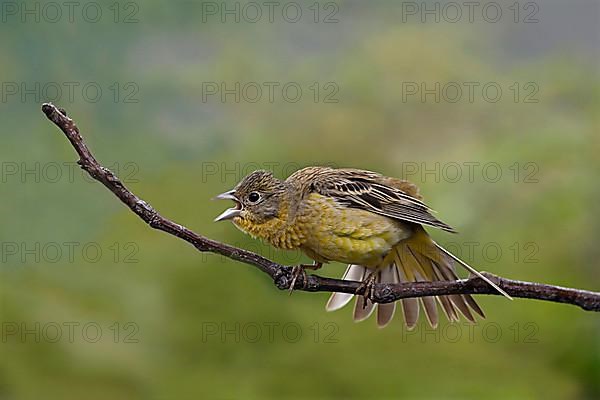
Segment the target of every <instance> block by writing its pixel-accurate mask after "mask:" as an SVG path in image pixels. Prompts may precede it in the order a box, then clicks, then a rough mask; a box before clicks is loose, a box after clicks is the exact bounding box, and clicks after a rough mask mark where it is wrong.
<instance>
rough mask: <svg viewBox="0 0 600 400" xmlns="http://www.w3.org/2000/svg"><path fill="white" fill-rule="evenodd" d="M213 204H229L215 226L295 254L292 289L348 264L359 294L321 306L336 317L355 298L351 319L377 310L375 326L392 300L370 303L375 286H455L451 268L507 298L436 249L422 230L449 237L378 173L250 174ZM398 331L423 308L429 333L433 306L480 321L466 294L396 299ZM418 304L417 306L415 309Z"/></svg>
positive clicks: (412, 188)
mask: <svg viewBox="0 0 600 400" xmlns="http://www.w3.org/2000/svg"><path fill="white" fill-rule="evenodd" d="M215 198H216V199H222V200H232V201H233V202H234V204H235V206H234V207H232V208H229V209H227V210H225V211H224V212H223V213H222V214H220V215H219V216H218V217H216V218H215V221H224V220H231V221H232V222H233V224H234V225H235V226H236V227H237V228H238V229H240V230H241V231H243V232H244V233H246V234H249V235H250V236H252V237H254V238H258V239H261V240H263V241H265V242H267V243H269V244H270V245H272V246H274V247H276V248H280V249H286V250H298V249H299V250H301V251H302V252H303V253H304V254H306V255H307V256H308V257H309V258H311V259H312V260H313V264H312V265H304V264H301V265H299V266H294V273H293V276H294V278H293V281H292V283H291V285H290V289H293V287H294V283H295V280H296V279H297V278H298V276H300V275H303V274H304V277H306V275H305V271H304V270H305V269H319V268H321V267H322V266H323V264H327V263H330V262H341V263H345V264H348V266H347V269H346V272H345V273H344V275H343V277H342V279H344V280H353V281H359V282H362V283H363V285H365V288H363V289H364V291H363V293H364V294H362V295H353V294H349V293H333V294H332V295H331V297H330V298H329V301H328V302H327V304H326V310H327V311H335V310H338V309H341V308H342V307H344V306H345V305H347V304H348V303H349V302H350V301H351V300H352V298H353V297H356V301H355V306H354V312H353V318H354V320H355V321H357V322H358V321H363V320H365V319H367V318H368V317H369V316H370V315H371V314H372V313H373V311H374V309H375V308H377V326H378V327H380V328H383V327H385V326H387V325H388V324H389V323H390V321H391V320H392V319H393V316H394V313H395V310H396V302H392V303H380V304H375V303H374V302H372V301H371V299H370V298H369V296H368V293H369V290H372V288H373V285H374V284H375V283H399V282H421V281H452V280H457V279H459V278H458V275H457V274H456V271H455V267H454V263H458V264H460V265H461V266H462V267H464V268H465V269H467V270H468V271H469V272H470V273H472V274H474V275H476V276H478V277H480V278H482V279H484V280H485V281H486V282H487V283H488V284H490V285H492V286H493V287H494V288H495V289H496V290H497V291H498V292H500V293H501V294H503V295H504V296H506V297H508V298H510V296H509V295H508V294H507V293H506V292H504V291H503V290H502V289H501V288H499V287H498V286H497V285H496V284H494V283H493V282H491V281H490V280H489V279H488V278H486V277H485V276H484V275H482V274H481V273H479V272H478V271H477V270H476V269H474V268H472V267H471V266H469V265H468V264H467V263H465V262H463V261H462V260H460V259H459V258H458V257H456V256H454V255H453V254H452V253H450V252H449V251H447V250H446V249H444V248H443V247H441V246H440V245H438V244H437V243H436V242H435V241H434V240H433V239H432V238H431V236H430V235H429V234H428V233H427V231H426V230H425V228H424V227H433V228H438V229H441V230H443V231H446V232H451V233H456V231H455V230H454V229H453V228H452V227H451V226H450V225H448V224H446V223H444V222H442V221H440V220H439V219H437V218H436V217H435V216H434V215H433V213H434V211H433V210H432V209H431V208H429V207H428V206H427V205H426V204H425V203H424V202H423V197H422V196H421V195H420V193H419V188H418V187H417V186H416V185H415V184H414V183H411V182H410V181H407V180H404V179H398V178H392V177H387V176H384V175H382V174H379V173H377V172H372V171H367V170H361V169H354V168H332V167H319V166H314V167H306V168H303V169H300V170H298V171H296V172H294V173H292V174H291V175H290V176H289V177H288V178H287V179H285V180H282V179H278V178H276V177H275V176H274V175H273V173H272V172H270V171H266V170H257V171H254V172H252V173H250V174H249V175H248V176H246V177H245V178H243V179H242V180H241V181H240V182H239V183H238V184H237V185H236V186H235V188H233V189H232V190H229V191H227V192H225V193H222V194H220V195H218V196H216V197H215ZM399 301H400V304H401V307H400V308H401V309H402V312H403V314H404V321H405V325H406V327H407V328H408V329H413V328H414V327H415V326H416V324H417V322H418V319H419V310H420V308H421V307H422V309H423V310H424V313H425V316H426V318H427V321H428V322H429V324H430V325H431V326H432V327H434V328H435V327H437V326H438V322H439V316H438V308H437V304H436V301H437V302H438V303H439V304H440V306H441V309H442V310H443V312H444V314H445V315H446V317H447V319H448V320H449V321H451V322H453V321H458V320H459V319H460V316H459V312H460V313H461V314H462V315H463V316H464V317H465V318H466V319H467V320H469V321H471V322H475V320H476V318H475V315H474V314H478V315H479V316H480V317H482V318H485V314H484V312H483V310H482V309H481V307H479V305H478V304H477V303H476V302H475V300H474V299H473V298H472V297H471V296H470V295H468V294H454V295H444V296H437V297H421V298H405V299H401V300H399ZM419 303H420V304H421V307H420V306H419Z"/></svg>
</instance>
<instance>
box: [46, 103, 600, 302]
mask: <svg viewBox="0 0 600 400" xmlns="http://www.w3.org/2000/svg"><path fill="white" fill-rule="evenodd" d="M42 111H43V112H44V114H46V116H47V117H48V119H50V120H51V121H52V122H54V123H55V124H56V125H57V126H58V127H59V128H60V129H61V130H62V131H63V132H64V134H65V135H66V136H67V138H68V139H69V141H70V142H71V145H73V147H74V148H75V151H76V152H77V154H78V155H79V161H78V164H79V165H80V166H81V168H83V169H84V170H85V171H87V172H88V173H89V174H90V176H91V177H92V178H94V179H95V180H97V181H98V182H101V183H102V184H103V185H104V186H106V188H107V189H108V190H110V191H111V192H113V193H114V194H115V196H117V197H118V198H119V199H120V200H121V201H122V202H123V203H125V205H127V207H129V208H130V209H131V211H133V212H134V213H135V214H137V215H138V216H139V217H140V218H141V219H143V220H144V221H145V222H146V223H147V224H148V225H150V226H151V227H152V228H154V229H158V230H161V231H164V232H167V233H169V234H171V235H174V236H177V237H178V238H180V239H183V240H185V241H186V242H188V243H190V244H192V245H193V246H194V247H195V248H196V249H198V250H199V251H202V252H210V253H216V254H221V255H223V256H225V257H227V258H230V259H232V260H236V261H240V262H242V263H245V264H249V265H253V266H255V267H257V268H259V269H260V270H261V271H263V272H264V273H266V274H268V275H269V276H270V277H271V278H272V279H273V281H274V282H275V284H276V285H277V287H278V288H280V289H288V288H289V285H290V283H291V281H292V268H291V267H287V266H284V265H280V264H278V263H275V262H273V261H271V260H268V259H266V258H264V257H262V256H260V255H258V254H255V253H252V252H250V251H247V250H243V249H240V248H237V247H233V246H230V245H228V244H225V243H221V242H217V241H215V240H212V239H209V238H207V237H204V236H202V235H199V234H197V233H195V232H192V231H191V230H189V229H187V228H186V227H184V226H183V225H179V224H177V223H175V222H173V221H171V220H169V219H166V218H164V217H163V216H161V215H160V214H159V213H158V212H156V210H154V208H152V207H151V206H150V205H149V204H148V203H146V202H145V201H143V200H142V199H140V198H139V197H137V196H136V195H135V194H133V193H132V192H131V191H130V190H129V189H127V188H126V187H125V185H123V183H122V182H121V181H120V180H119V178H118V177H117V176H116V175H115V174H113V173H112V172H111V171H110V170H108V169H107V168H105V167H103V166H102V165H100V164H99V163H98V161H97V160H96V159H95V158H94V156H93V155H92V153H91V152H90V150H89V149H88V147H87V145H86V144H85V142H84V140H83V137H82V136H81V134H80V133H79V129H78V128H77V126H76V125H75V123H74V122H73V120H72V119H70V118H69V117H67V115H66V112H65V111H64V110H62V109H59V108H57V107H56V106H54V105H53V104H51V103H45V104H43V105H42ZM485 274H486V276H487V277H488V278H489V279H491V280H492V281H494V282H495V283H496V284H497V285H498V286H500V287H501V288H502V289H504V290H505V291H506V292H507V293H508V294H510V295H511V296H513V297H521V298H527V299H537V300H546V301H553V302H557V303H566V304H573V305H576V306H579V307H581V308H583V309H584V310H588V311H600V293H597V292H590V291H587V290H579V289H571V288H563V287H559V286H552V285H546V284H541V283H533V282H521V281H515V280H510V279H506V278H501V277H498V276H495V275H492V274H489V273H485ZM294 289H296V290H304V291H307V292H343V293H353V294H354V293H356V294H363V293H362V290H364V289H363V287H362V286H361V284H360V282H355V281H344V280H340V279H331V278H325V277H321V276H318V275H309V276H308V278H307V279H306V281H304V282H303V281H302V279H299V280H298V281H297V282H296V284H295V287H294ZM449 294H490V295H498V294H499V293H498V292H497V291H496V290H495V289H494V288H492V287H491V286H490V285H488V284H487V283H486V282H485V281H483V280H482V279H480V278H476V277H472V278H470V279H464V280H458V281H445V282H414V283H399V284H376V285H375V288H374V292H373V301H374V302H377V303H389V302H392V301H395V300H398V299H402V298H407V297H422V296H438V295H449Z"/></svg>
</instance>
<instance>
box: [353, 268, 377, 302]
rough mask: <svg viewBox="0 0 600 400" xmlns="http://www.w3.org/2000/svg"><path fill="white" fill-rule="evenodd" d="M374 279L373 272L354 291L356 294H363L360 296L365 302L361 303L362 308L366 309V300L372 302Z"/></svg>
mask: <svg viewBox="0 0 600 400" xmlns="http://www.w3.org/2000/svg"><path fill="white" fill-rule="evenodd" d="M375 278H376V274H375V272H371V273H370V274H369V276H368V277H367V279H365V280H364V281H362V283H361V284H360V286H359V287H358V289H356V293H357V294H358V293H360V292H362V293H363V294H362V296H363V297H364V299H365V301H363V308H365V307H367V300H368V301H371V302H372V301H373V294H374V291H375Z"/></svg>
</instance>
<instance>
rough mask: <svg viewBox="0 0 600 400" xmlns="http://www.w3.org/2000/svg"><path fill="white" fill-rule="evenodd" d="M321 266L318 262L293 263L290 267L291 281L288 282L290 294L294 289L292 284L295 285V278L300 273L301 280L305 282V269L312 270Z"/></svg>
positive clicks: (296, 278)
mask: <svg viewBox="0 0 600 400" xmlns="http://www.w3.org/2000/svg"><path fill="white" fill-rule="evenodd" d="M322 266H323V263H320V262H316V261H315V262H314V263H312V264H299V265H294V266H293V267H292V283H290V288H289V291H290V294H292V292H293V291H294V286H295V285H296V280H298V277H299V276H300V275H302V282H303V283H304V282H306V279H307V276H306V271H305V270H307V269H311V270H313V271H315V270H317V269H319V268H321V267H322Z"/></svg>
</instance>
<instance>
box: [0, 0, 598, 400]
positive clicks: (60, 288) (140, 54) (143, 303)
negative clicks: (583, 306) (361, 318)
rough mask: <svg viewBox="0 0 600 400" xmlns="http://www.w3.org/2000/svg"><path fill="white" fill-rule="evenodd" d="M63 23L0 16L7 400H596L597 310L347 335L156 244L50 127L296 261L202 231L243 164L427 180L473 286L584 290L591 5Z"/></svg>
mask: <svg viewBox="0 0 600 400" xmlns="http://www.w3.org/2000/svg"><path fill="white" fill-rule="evenodd" d="M75 3H76V5H75V6H74V8H73V14H72V18H71V16H70V15H69V8H68V7H67V6H65V5H61V4H62V3H60V2H59V3H53V4H58V7H59V11H60V12H61V15H59V14H57V7H56V6H54V5H52V4H50V5H48V4H49V3H48V2H41V3H40V2H29V1H27V2H2V3H1V5H0V7H1V12H2V15H1V17H2V21H1V23H0V33H1V34H0V49H1V50H2V55H3V56H2V57H1V58H0V76H1V82H2V93H1V94H2V101H1V102H0V118H1V121H2V123H1V126H2V128H1V130H2V137H1V138H2V142H1V145H0V160H1V162H2V163H1V165H2V171H1V177H0V178H1V181H0V192H1V195H0V196H1V197H0V198H1V201H0V217H1V219H2V224H1V225H0V243H1V246H2V247H1V249H0V250H1V254H0V256H1V258H2V259H1V263H0V321H1V322H2V336H1V341H0V399H39V398H48V399H80V398H86V399H135V398H140V399H188V398H190V399H191V398H243V399H265V398H297V399H300V398H315V399H321V398H323V399H326V398H398V397H407V398H415V399H432V398H497V399H506V398H519V399H538V398H544V399H565V398H570V399H575V398H578V399H592V398H599V397H600V320H599V318H598V315H596V314H593V313H589V312H584V311H582V310H580V309H578V308H575V307H572V306H567V305H559V304H552V303H545V302H538V301H528V300H515V301H513V302H509V301H507V300H505V299H503V298H501V297H496V296H493V297H486V296H481V297H479V298H478V301H479V302H480V304H481V305H482V306H483V308H484V309H485V310H486V313H487V315H488V317H487V319H486V320H482V321H480V322H479V323H477V324H476V325H473V326H470V325H467V324H466V323H462V322H461V323H458V324H454V325H449V324H448V323H447V322H446V321H444V322H443V323H442V324H441V326H440V328H439V329H438V331H432V330H430V329H428V328H427V326H426V324H420V325H419V326H418V327H417V329H416V330H415V331H413V332H407V331H406V330H404V328H403V326H402V324H401V322H400V318H397V319H396V320H395V321H394V322H393V323H392V324H391V325H390V326H389V327H387V328H386V329H384V330H378V329H377V328H376V326H375V321H374V320H373V318H372V319H370V320H368V321H366V322H363V323H360V324H355V323H353V322H352V320H351V310H350V307H347V308H346V309H344V310H342V311H339V312H336V313H326V312H325V310H324V303H325V301H326V299H327V297H328V296H327V294H325V293H319V294H308V293H301V292H297V293H294V294H293V295H292V296H291V297H290V296H288V294H287V293H285V292H281V291H278V290H277V289H276V288H275V287H274V286H273V284H272V283H271V282H270V281H269V279H268V278H267V277H266V276H265V275H264V274H261V273H260V272H259V271H258V270H256V269H254V268H251V267H248V266H246V265H242V264H237V263H234V262H230V261H227V260H224V259H222V258H221V257H218V256H214V255H210V254H208V255H206V254H199V253H198V252H197V251H195V250H194V249H193V248H192V247H191V246H189V245H187V244H186V243H184V242H182V241H179V240H176V239H174V238H173V237H169V236H167V235H166V234H163V233H160V232H156V231H153V230H151V229H149V228H148V227H146V226H145V225H144V224H143V223H142V222H141V221H140V220H139V219H137V218H136V217H135V216H134V215H133V214H132V213H131V212H130V211H129V210H127V209H126V208H125V207H124V206H123V205H121V204H120V203H119V202H118V201H117V200H116V199H115V198H114V197H113V195H112V194H111V193H109V192H108V191H107V190H106V189H104V188H103V187H102V186H101V185H100V184H97V183H92V182H91V181H90V180H89V179H88V178H87V177H85V176H83V174H82V173H81V172H80V171H79V170H78V169H77V168H76V166H75V165H74V164H73V162H74V161H75V160H76V157H75V154H74V151H73V149H72V148H71V146H70V145H69V144H68V142H67V140H66V139H65V138H64V137H63V135H62V133H60V132H59V131H58V130H57V128H56V127H55V126H53V125H52V124H51V123H49V122H48V121H47V120H46V118H45V117H44V116H43V115H42V113H41V112H40V104H41V103H42V102H44V101H48V100H52V101H54V102H55V103H56V104H58V105H60V106H62V107H64V108H65V109H66V110H67V111H68V113H69V115H71V116H72V117H73V118H74V119H75V120H76V122H77V123H78V125H79V127H80V129H81V131H82V133H83V134H84V136H85V138H86V140H87V142H88V144H89V145H90V146H91V148H92V150H93V151H94V153H95V155H96V156H97V157H98V159H99V160H101V161H102V162H103V163H104V165H106V166H108V167H111V168H113V169H114V170H115V172H117V173H118V174H119V175H120V176H121V177H122V178H123V180H124V181H125V182H126V183H127V185H128V186H129V187H130V188H131V189H132V190H134V191H135V192H136V193H137V194H138V195H139V196H141V197H142V198H144V199H145V200H147V201H149V202H150V203H151V204H152V205H153V206H154V207H155V208H156V209H157V210H159V211H160V212H161V213H162V214H163V215H164V216H166V217H169V218H172V219H174V220H175V221H178V222H180V223H183V224H185V225H186V226H188V227H190V228H191V229H194V230H196V231H197V232H200V233H202V234H205V235H207V236H209V237H211V238H214V239H217V240H221V241H225V242H227V243H232V244H236V245H238V246H241V247H244V248H247V249H250V250H253V251H258V252H260V253H261V254H263V255H265V256H267V257H270V258H273V259H276V260H278V261H281V262H284V263H287V264H294V263H299V262H306V261H308V260H306V259H305V258H304V257H302V256H301V255H300V254H298V253H283V252H279V251H275V250H273V249H270V248H268V247H267V246H265V245H262V244H259V243H257V242H256V241H254V240H252V239H250V238H249V237H247V236H245V235H243V234H242V233H241V232H238V231H237V230H236V229H235V228H234V227H233V226H232V225H231V224H229V223H220V224H216V223H213V222H212V219H213V218H214V217H215V216H216V215H217V214H218V213H220V212H221V211H222V210H223V209H224V208H225V207H226V206H228V205H227V204H224V203H222V202H212V201H210V199H211V198H212V197H213V196H214V195H215V194H217V193H221V192H223V191H225V190H228V189H230V188H231V187H233V185H235V183H236V182H237V181H238V180H240V179H241V178H242V177H243V176H244V175H245V174H247V173H249V172H251V171H252V170H254V169H257V168H265V169H271V170H273V172H274V173H275V175H277V176H279V177H281V178H284V177H285V176H287V175H289V174H290V173H291V172H292V171H293V170H295V169H297V168H300V167H302V166H307V165H315V164H316V165H334V166H352V167H358V168H366V169H371V170H376V171H379V172H382V173H384V174H387V175H391V176H404V177H405V178H408V179H410V180H412V181H414V182H415V183H417V184H418V185H420V187H421V192H422V193H423V194H424V196H425V199H426V201H427V202H428V203H429V204H430V205H431V206H432V207H433V208H434V209H436V210H437V211H438V212H439V216H440V218H442V219H443V220H444V221H446V222H448V223H450V224H451V225H453V226H454V227H456V228H457V229H458V230H459V232H460V234H459V235H454V236H453V235H448V234H445V233H443V232H432V234H433V235H434V237H435V238H436V239H437V240H439V241H440V242H441V243H443V244H446V245H447V246H448V247H449V248H451V249H452V250H453V251H455V252H457V253H458V254H460V255H461V256H462V257H463V258H464V259H466V260H467V261H469V262H470V263H471V264H472V265H474V266H477V267H478V268H480V269H483V270H488V271H491V272H493V273H496V274H499V275H502V276H506V277H510V278H515V279H522V280H532V281H539V282H547V283H553V284H558V285H563V286H571V287H580V288H586V289H590V290H599V289H600V277H599V268H598V267H599V261H598V259H599V257H600V252H599V250H598V249H599V246H598V243H597V241H598V237H599V235H600V222H599V221H600V210H599V204H600V192H599V191H600V189H599V185H598V176H599V173H600V168H599V167H600V165H599V161H598V154H599V151H600V135H599V134H600V132H599V115H600V113H599V112H598V111H599V106H600V102H599V100H600V90H599V89H600V79H599V78H600V77H599V68H598V67H599V66H600V65H599V58H598V57H599V43H600V41H599V40H598V39H600V35H599V29H600V28H599V24H598V23H599V15H600V13H599V5H598V2H597V1H581V0H578V1H574V2H564V3H563V2H560V1H539V2H529V3H527V2H520V3H519V2H517V3H514V2H513V1H506V2H504V1H500V2H496V3H494V4H495V5H493V7H495V8H489V7H488V8H485V6H486V4H487V3H486V2H483V3H478V4H479V6H477V7H476V8H475V9H474V13H473V15H472V21H470V20H469V18H470V17H469V15H468V11H469V10H468V8H466V7H465V6H461V9H460V11H461V13H462V16H461V17H460V18H457V14H456V7H454V9H453V8H452V6H448V5H447V3H445V2H442V3H435V2H427V3H421V2H414V3H413V2H393V1H381V2H373V3H367V2H361V1H339V2H335V3H328V2H315V1H308V2H302V1H297V2H293V4H292V5H291V6H290V5H287V4H288V3H289V2H281V3H277V4H279V5H275V6H273V7H274V9H273V14H272V16H270V15H269V6H267V5H264V4H263V3H261V2H258V3H253V4H258V7H259V8H260V10H261V12H262V16H261V17H257V14H256V9H257V7H256V6H255V5H253V4H251V5H249V6H248V5H246V3H245V2H242V3H237V6H236V3H235V2H226V3H223V2H204V3H202V2H191V1H187V2H160V1H156V0H153V1H145V2H116V3H115V2H114V1H106V2H104V1H99V2H91V3H92V4H91V5H88V3H89V2H81V3H79V2H75ZM436 4H437V6H436ZM454 4H456V3H454ZM459 4H460V3H459ZM515 4H516V5H515ZM236 7H238V9H237V10H239V12H238V11H236ZM426 7H427V10H434V11H433V14H428V13H427V12H425V10H426ZM436 7H438V8H436ZM284 8H285V12H284V11H283V10H284ZM484 8H485V10H486V11H485V12H484V11H483V10H484ZM497 8H499V9H500V10H501V12H502V14H501V16H500V17H497V16H496V15H497V14H495V11H496V10H497ZM28 10H29V11H28ZM31 10H33V11H31ZM98 10H100V12H101V14H98V13H97V12H98ZM226 10H233V11H232V12H233V14H227V13H225V14H224V18H225V21H224V22H223V21H222V20H221V13H222V12H224V11H226ZM297 10H300V11H301V12H302V16H301V17H300V18H299V20H298V21H297V22H292V21H294V20H295V19H296V12H297ZM436 10H437V11H436ZM236 14H237V15H236ZM236 18H238V19H239V22H237V21H236ZM436 18H438V19H439V22H436ZM36 19H38V21H36ZM71 19H72V20H71ZM270 19H271V20H270ZM423 19H424V20H425V21H424V22H423ZM535 20H537V22H535ZM253 21H254V22H253ZM236 82H239V84H240V89H239V90H237V91H236V89H235V88H236V86H235V85H236ZM268 82H272V83H271V84H270V85H272V87H273V88H274V89H273V97H272V99H269V92H268V87H267V86H265V83H267V84H268ZM436 83H437V84H439V89H437V88H436ZM465 83H466V84H465ZM221 84H224V85H225V89H228V90H233V92H232V93H233V94H231V93H230V94H224V95H223V92H222V91H221V87H220V85H221ZM422 84H424V85H425V86H424V87H423V88H422V87H421V85H422ZM268 85H269V84H268ZM286 85H287V86H286ZM466 85H474V86H472V87H474V91H473V97H472V98H469V91H468V86H466ZM257 86H258V87H261V89H262V90H263V91H262V94H261V96H260V97H259V98H257V93H256V87H257ZM284 86H285V87H286V90H288V89H289V91H287V92H284V91H283V87H284ZM57 87H58V88H59V89H60V92H59V91H57ZM215 87H216V88H218V90H219V91H218V93H216V94H211V93H213V92H214V89H215ZM457 87H459V88H461V90H462V92H461V93H459V92H457V91H456V88H457ZM484 87H486V88H487V89H486V90H488V89H489V92H484V91H483V88H484ZM69 88H73V89H72V92H71V93H70V91H69ZM98 88H100V90H101V93H100V92H97V90H98ZM244 88H245V89H244ZM298 88H300V90H301V93H302V95H301V96H300V97H299V98H298V99H297V101H296V97H297V95H296V94H295V92H294V90H297V89H298ZM415 88H416V90H417V92H416V93H415ZM497 88H500V90H501V96H500V97H498V95H497V94H495V92H494V90H496V89H497ZM421 89H424V90H430V92H427V93H429V94H423V91H422V90H421ZM211 90H212V92H211ZM236 92H237V95H238V96H239V101H236V98H235V97H236ZM59 94H60V95H59ZM222 95H223V96H224V97H223V98H222V97H221V96H222ZM436 96H437V97H438V98H436ZM255 100H256V101H255ZM470 171H472V174H470V173H469V172H470ZM498 173H499V174H500V175H498ZM469 249H471V251H470V250H469ZM344 268H345V267H344V266H342V265H339V264H332V265H330V266H327V268H325V269H323V270H322V273H323V274H325V275H328V276H339V275H340V274H341V273H342V272H343V270H344ZM463 276H464V275H463ZM421 322H423V321H421Z"/></svg>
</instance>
